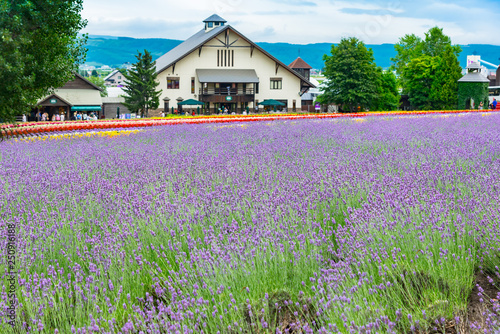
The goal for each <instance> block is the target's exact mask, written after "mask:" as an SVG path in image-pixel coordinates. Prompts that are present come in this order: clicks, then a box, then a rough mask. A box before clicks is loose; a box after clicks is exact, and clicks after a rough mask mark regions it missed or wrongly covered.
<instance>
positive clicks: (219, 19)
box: [203, 14, 227, 23]
mask: <svg viewBox="0 0 500 334" xmlns="http://www.w3.org/2000/svg"><path fill="white" fill-rule="evenodd" d="M203 22H224V23H226V22H227V21H226V20H224V19H223V18H222V17H220V16H219V15H217V14H214V15H212V16H210V17H209V18H208V19H206V20H205V21H203Z"/></svg>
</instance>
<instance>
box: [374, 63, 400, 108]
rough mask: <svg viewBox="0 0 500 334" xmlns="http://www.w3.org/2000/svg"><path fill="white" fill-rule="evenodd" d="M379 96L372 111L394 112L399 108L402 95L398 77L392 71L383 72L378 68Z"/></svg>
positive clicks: (375, 99)
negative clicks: (399, 89)
mask: <svg viewBox="0 0 500 334" xmlns="http://www.w3.org/2000/svg"><path fill="white" fill-rule="evenodd" d="M377 70H378V79H377V94H376V96H375V98H374V99H373V101H372V105H371V106H370V110H373V111H375V110H378V111H392V110H397V109H398V107H399V100H400V95H399V91H398V83H397V79H396V76H395V75H394V73H392V72H391V71H383V70H382V68H380V67H378V68H377Z"/></svg>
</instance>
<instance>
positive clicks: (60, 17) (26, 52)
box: [0, 0, 87, 121]
mask: <svg viewBox="0 0 500 334" xmlns="http://www.w3.org/2000/svg"><path fill="white" fill-rule="evenodd" d="M82 6H83V0H52V1H35V0H16V1H7V0H0V82H1V83H2V84H1V85H0V120H1V121H14V120H15V116H16V115H20V114H22V113H24V112H26V111H27V110H29V109H30V108H31V106H33V105H34V104H36V101H37V99H39V98H41V97H43V96H44V95H47V94H48V93H49V92H50V91H51V90H52V89H53V88H57V87H61V86H63V85H64V84H65V83H66V82H67V81H69V80H71V79H72V78H73V76H74V74H73V73H74V72H77V71H78V64H79V63H82V62H83V61H84V58H85V52H86V50H85V47H84V46H85V43H86V40H87V37H86V35H84V36H79V35H78V33H79V31H80V30H81V29H82V28H84V27H85V26H86V24H87V22H86V21H85V20H83V19H82V17H81V15H80V12H81V10H82Z"/></svg>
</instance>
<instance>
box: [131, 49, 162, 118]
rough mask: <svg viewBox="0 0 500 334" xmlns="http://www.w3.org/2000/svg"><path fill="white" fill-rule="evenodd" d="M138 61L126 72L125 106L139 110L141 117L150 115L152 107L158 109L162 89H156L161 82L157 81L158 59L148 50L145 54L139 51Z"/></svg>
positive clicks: (134, 110) (135, 110)
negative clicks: (154, 59) (154, 58)
mask: <svg viewBox="0 0 500 334" xmlns="http://www.w3.org/2000/svg"><path fill="white" fill-rule="evenodd" d="M135 57H136V58H137V62H136V63H134V64H133V66H132V70H130V71H129V72H128V73H126V74H125V73H124V76H125V79H126V85H127V86H126V88H124V92H125V93H126V94H127V95H126V96H125V103H124V104H125V106H127V108H128V109H129V110H130V111H132V112H139V113H140V114H141V117H144V116H146V117H147V116H148V113H149V110H150V109H157V108H158V106H159V105H160V94H161V90H156V87H158V85H159V82H157V81H156V77H157V75H156V66H155V65H156V61H153V57H152V56H151V53H150V52H149V51H148V50H144V54H142V53H141V52H139V53H138V54H137V55H136V56H135Z"/></svg>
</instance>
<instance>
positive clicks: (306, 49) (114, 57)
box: [87, 35, 500, 69]
mask: <svg viewBox="0 0 500 334" xmlns="http://www.w3.org/2000/svg"><path fill="white" fill-rule="evenodd" d="M181 43H182V41H179V40H173V39H164V38H131V37H114V36H100V35H90V36H89V39H88V43H87V48H88V52H87V64H88V65H94V66H102V65H109V66H111V67H119V66H120V65H122V64H123V63H126V62H130V63H134V62H135V61H136V59H135V55H136V54H137V51H143V50H144V49H147V50H148V51H150V52H151V54H152V55H153V58H154V59H156V58H159V57H160V56H162V55H163V54H165V53H167V52H168V51H170V50H171V49H173V48H175V47H176V46H177V45H179V44H181ZM257 44H258V45H259V46H261V47H262V48H263V49H264V50H266V51H267V52H269V53H270V54H272V55H273V56H274V57H276V58H278V59H279V60H281V61H282V62H283V63H285V64H287V65H288V64H290V63H291V62H292V61H294V60H295V59H296V58H297V57H298V56H299V55H300V57H301V58H302V59H304V60H305V61H306V62H307V63H308V64H309V65H311V66H312V67H313V68H316V69H321V68H323V66H324V63H323V55H324V54H330V49H331V44H330V43H316V44H305V45H303V44H288V43H257ZM367 46H368V47H370V48H372V50H373V54H374V56H375V62H376V63H377V65H379V66H381V67H383V68H388V67H389V66H390V65H391V60H390V59H391V58H392V57H394V56H395V54H396V52H395V51H394V45H393V44H372V45H367ZM462 50H463V51H462V53H461V54H460V64H461V65H462V66H463V67H465V66H466V63H467V55H472V54H477V55H481V58H482V59H484V60H486V61H488V62H491V63H493V64H499V63H500V60H499V58H500V46H499V45H487V44H470V45H463V46H462Z"/></svg>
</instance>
